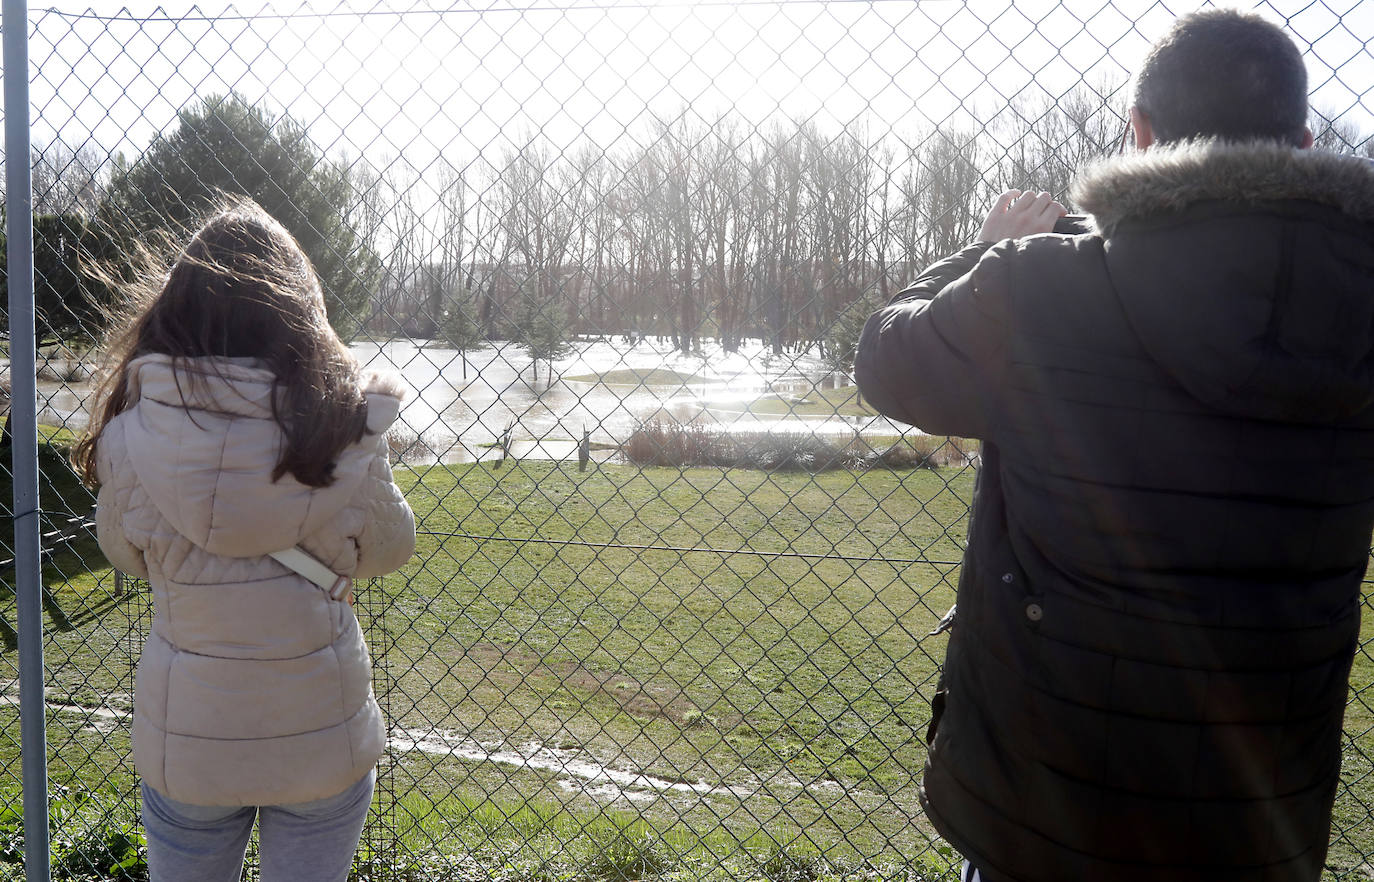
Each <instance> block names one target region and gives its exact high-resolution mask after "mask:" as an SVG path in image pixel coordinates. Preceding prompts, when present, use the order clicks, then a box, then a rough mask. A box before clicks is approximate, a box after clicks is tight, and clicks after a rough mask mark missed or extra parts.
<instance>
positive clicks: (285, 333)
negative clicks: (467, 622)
mask: <svg viewBox="0 0 1374 882" xmlns="http://www.w3.org/2000/svg"><path fill="white" fill-rule="evenodd" d="M140 286H142V287H143V288H144V289H145V291H144V293H143V294H137V291H136V301H137V302H138V303H139V304H141V305H140V306H139V307H138V308H137V309H136V310H135V313H134V315H133V316H132V319H131V322H130V323H129V324H128V327H127V329H126V330H125V331H124V332H123V333H122V334H120V335H118V336H116V338H115V340H114V343H113V346H112V351H111V361H112V364H113V367H112V369H111V370H110V372H109V375H108V376H107V377H106V379H105V381H104V382H103V384H102V385H101V387H100V389H99V392H98V393H97V397H96V404H95V406H94V408H93V411H92V419H91V426H90V430H89V433H88V435H87V436H86V437H85V438H84V439H83V440H82V442H81V444H80V445H79V446H78V449H77V451H76V455H75V460H76V464H77V466H78V468H79V469H80V471H81V473H82V475H83V476H84V477H85V478H86V479H87V480H88V481H89V482H90V483H91V484H93V485H98V486H99V488H100V489H99V499H98V503H97V532H98V537H99V540H100V546H101V548H102V550H103V551H104V552H105V554H106V556H107V557H108V558H109V560H110V562H111V563H112V564H113V565H114V566H115V567H117V568H118V569H120V570H122V571H124V572H126V573H130V574H132V575H134V576H137V577H139V578H143V579H147V580H148V582H149V584H150V585H151V586H152V589H153V596H154V618H153V624H152V628H151V632H150V633H149V635H148V638H147V641H146V643H145V646H144V650H143V655H142V658H141V660H140V662H139V669H138V679H137V683H136V686H135V693H134V730H133V748H134V764H135V767H136V769H137V771H138V773H139V775H140V777H141V778H142V792H143V819H144V823H145V827H146V829H147V833H148V863H149V870H150V872H151V876H152V879H153V880H155V882H162V880H174V879H192V878H194V879H205V880H220V879H223V880H226V882H227V880H237V879H238V878H239V875H240V873H241V870H242V865H243V856H244V851H245V847H246V844H247V841H248V838H249V835H250V833H251V831H252V827H253V823H254V820H255V818H256V819H257V821H258V823H259V828H260V831H259V832H260V840H261V861H262V878H263V880H264V882H274V880H287V879H291V880H340V882H342V880H344V879H345V878H346V877H347V875H348V871H349V867H350V864H351V862H352V856H353V852H354V850H355V849H356V847H357V843H358V838H359V835H360V834H361V830H362V824H363V820H364V818H365V817H366V814H367V808H368V805H369V803H370V801H371V795H372V787H373V782H374V780H375V775H374V766H375V764H376V762H377V759H378V758H379V757H380V755H381V753H382V750H383V748H384V747H385V728H384V726H383V722H382V718H381V712H380V710H379V708H378V706H377V702H376V700H375V699H374V698H373V695H372V690H371V685H370V684H371V672H370V662H369V660H368V654H367V648H366V645H365V643H364V641H363V638H362V634H361V632H360V630H359V627H358V621H357V618H356V617H355V615H354V614H353V610H352V607H351V605H350V603H349V602H348V601H350V600H351V594H350V593H349V587H351V582H349V581H348V580H350V579H353V578H363V577H371V576H379V575H382V574H384V573H387V572H390V571H391V570H394V569H397V568H398V567H400V566H401V565H403V564H404V563H405V562H406V560H408V559H409V557H410V555H411V553H412V551H413V549H414V543H415V523H414V518H413V516H412V514H411V511H410V508H409V506H408V505H407V504H406V501H405V498H404V497H403V496H402V495H401V493H400V491H399V489H398V488H397V486H396V484H395V483H394V481H393V479H392V475H391V469H390V465H389V463H388V448H387V444H386V440H385V434H386V430H387V428H388V427H389V426H390V425H391V423H392V422H393V421H394V420H395V419H396V417H397V415H398V413H399V409H400V396H401V391H402V386H401V384H400V382H399V380H398V379H396V378H388V377H377V376H366V377H365V376H363V374H362V372H361V370H360V368H359V366H358V364H357V362H356V361H355V360H354V358H353V357H352V355H351V354H350V353H349V351H348V349H347V347H345V346H344V344H343V343H342V342H341V341H340V340H339V338H338V336H337V335H336V334H335V332H334V330H333V329H332V327H331V326H330V324H329V321H328V318H327V316H326V314H325V307H324V298H323V295H322V292H321V290H320V283H319V279H318V277H317V276H316V274H315V271H314V269H313V268H312V266H311V264H310V261H309V259H308V258H307V257H306V255H305V254H304V252H303V251H302V250H301V248H300V246H299V245H298V244H297V243H296V241H295V239H294V238H293V237H292V236H291V235H290V233H288V232H287V231H286V229H285V228H283V227H282V226H281V224H279V223H278V222H277V221H276V220H274V219H273V218H272V217H270V216H269V215H268V214H267V213H266V212H264V211H263V210H262V209H261V208H259V207H258V206H257V205H255V204H253V203H251V202H248V201H237V202H233V203H230V204H227V205H226V206H224V207H223V208H222V210H219V211H217V212H216V213H215V214H214V215H213V216H212V217H210V218H209V219H208V220H207V221H206V222H205V224H204V226H202V227H201V228H200V230H199V231H198V232H196V233H195V235H194V236H193V237H192V238H191V239H190V242H189V243H188V244H187V245H186V246H185V248H184V250H183V251H182V252H181V253H180V254H179V255H178V256H177V258H176V260H175V261H174V262H173V264H172V266H171V270H170V272H168V273H167V274H166V275H165V276H163V277H160V278H158V277H156V276H154V277H151V278H150V279H148V280H144V281H142V282H136V283H135V285H134V288H135V289H138V288H139V287H140ZM145 295H146V296H145ZM288 554H291V555H295V556H296V558H295V559H302V558H303V559H304V560H305V561H306V563H307V564H309V566H308V567H302V566H299V565H296V564H292V563H290V562H289V561H290V560H291V558H287V557H284V556H283V555H288ZM279 557H280V558H281V559H282V560H287V561H288V562H287V563H282V562H280V561H279V559H278V558H279ZM312 568H313V570H312ZM318 572H325V573H327V574H329V575H331V576H333V575H337V577H338V581H336V582H335V583H333V584H331V583H330V582H329V580H328V579H319V578H316V577H315V575H314V574H315V573H318Z"/></svg>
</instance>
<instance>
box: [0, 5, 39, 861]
mask: <svg viewBox="0 0 1374 882" xmlns="http://www.w3.org/2000/svg"><path fill="white" fill-rule="evenodd" d="M4 30H5V36H4V58H5V158H6V162H5V212H6V213H5V236H6V248H7V257H8V260H9V263H8V266H7V275H8V282H9V311H10V313H9V315H10V340H9V345H10V384H11V395H12V397H11V401H10V434H11V438H12V439H13V441H12V447H11V452H12V455H13V464H12V466H11V471H12V474H13V475H14V509H13V511H14V556H15V585H16V589H17V597H16V600H17V603H18V606H19V732H20V742H21V749H22V752H23V768H24V875H25V878H26V879H28V882H40V880H41V882H46V880H47V879H48V878H49V872H50V871H49V855H48V759H47V731H46V717H47V709H46V707H45V705H44V700H43V599H42V584H41V583H42V578H41V575H42V574H41V572H40V569H39V552H40V540H39V526H40V524H39V508H38V429H37V403H38V397H37V396H38V391H37V378H36V373H35V362H36V360H37V359H36V353H35V351H34V304H33V193H32V186H33V176H32V170H31V169H30V165H29V146H30V145H29V137H30V133H29V45H28V38H29V14H28V2H27V0H4Z"/></svg>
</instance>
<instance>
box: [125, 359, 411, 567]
mask: <svg viewBox="0 0 1374 882" xmlns="http://www.w3.org/2000/svg"><path fill="white" fill-rule="evenodd" d="M128 370H129V394H130V397H131V398H133V399H135V401H136V403H135V404H134V406H133V407H132V408H130V410H129V411H128V412H127V413H126V414H121V418H122V420H123V422H124V425H125V441H126V444H127V447H128V452H129V461H130V463H131V464H132V466H133V469H134V471H135V472H136V473H137V476H138V479H139V482H140V484H142V486H143V487H144V488H145V489H146V490H147V492H148V494H149V496H150V498H151V499H152V502H153V504H154V505H156V506H157V508H158V510H159V511H160V512H161V513H162V514H163V516H164V517H166V518H167V520H168V521H169V522H170V523H171V524H172V526H173V527H174V528H175V529H176V530H177V532H179V533H180V534H182V535H183V536H185V537H187V538H188V539H189V540H190V541H191V542H193V543H195V544H196V545H198V546H200V547H201V548H204V549H205V550H207V551H210V552H212V553H214V554H221V555H225V556H228V557H251V556H257V555H263V554H267V553H268V552H272V551H279V550H281V549H285V548H290V547H291V546H293V545H296V544H297V543H298V542H300V540H301V538H302V537H304V536H308V535H310V534H311V533H313V532H315V531H316V530H318V529H319V528H321V527H322V526H324V525H325V524H327V523H328V522H329V521H330V520H331V519H333V518H334V517H335V516H336V515H338V513H339V512H340V510H342V509H343V508H344V507H345V506H346V505H347V504H348V503H349V501H350V500H351V499H352V498H353V496H354V494H355V492H356V491H357V489H358V486H359V484H360V483H361V482H362V481H363V479H364V478H365V476H366V474H367V467H368V464H369V462H370V460H371V457H373V456H375V455H376V452H377V445H378V443H379V437H378V436H380V435H382V434H384V433H385V432H386V430H387V428H388V427H389V426H390V425H391V424H392V423H393V422H394V421H395V420H396V418H397V416H398V414H399V413H400V404H401V394H402V390H403V388H404V387H403V386H402V384H401V382H400V380H399V379H398V378H395V377H393V376H388V375H372V376H369V377H367V378H366V379H365V381H364V391H365V392H366V395H367V434H366V435H365V436H364V437H363V439H362V440H361V441H360V442H358V443H357V444H353V445H350V446H349V447H348V448H346V449H345V450H344V451H343V453H341V454H340V456H339V458H338V461H337V462H336V465H335V469H334V476H335V478H334V482H333V483H332V484H330V485H329V486H328V487H309V486H307V485H305V484H302V483H300V482H299V481H297V480H296V479H295V478H294V477H293V476H292V475H290V474H289V473H288V474H286V475H283V476H282V477H281V478H280V479H278V480H276V481H273V480H272V477H271V476H272V469H273V467H274V466H275V465H276V462H277V459H278V455H279V453H280V449H281V443H282V440H283V435H282V432H281V428H280V427H279V426H278V425H277V422H276V420H275V419H273V417H272V406H271V400H272V398H271V396H272V394H273V381H274V376H273V374H272V373H271V371H269V370H267V369H265V368H264V367H262V366H261V364H260V362H257V361H256V360H254V359H239V358H196V359H179V360H177V363H176V367H175V369H174V368H173V364H172V359H171V358H170V357H168V356H165V355H147V356H143V357H141V358H138V359H135V360H134V361H133V362H131V363H130V365H129V368H128ZM381 443H385V442H381Z"/></svg>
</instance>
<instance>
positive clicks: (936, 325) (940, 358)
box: [854, 241, 1016, 438]
mask: <svg viewBox="0 0 1374 882" xmlns="http://www.w3.org/2000/svg"><path fill="white" fill-rule="evenodd" d="M1015 247H1016V246H1015V243H1014V242H1011V241H1006V242H1003V243H1001V244H999V245H997V246H994V247H992V248H989V247H988V246H987V245H986V244H979V245H974V246H971V247H969V248H966V249H964V250H963V251H960V252H959V253H958V254H955V255H953V256H951V257H948V258H946V259H944V260H942V261H940V262H938V263H935V264H933V265H932V266H931V267H930V268H929V269H927V270H926V271H925V272H923V273H922V274H921V276H920V277H919V278H918V279H917V280H916V282H915V283H913V284H912V285H910V286H909V287H907V288H905V289H903V290H902V291H901V292H900V293H899V294H897V296H896V297H894V298H893V299H892V302H890V303H889V304H888V305H887V306H885V307H883V308H882V309H880V310H878V311H877V312H875V313H874V314H873V315H872V316H870V317H869V319H868V323H867V324H866V325H865V326H864V331H863V336H862V337H861V338H860V341H859V346H858V352H857V355H856V357H855V362H854V373H855V379H856V380H857V382H858V385H859V389H860V391H861V392H862V393H863V395H864V398H866V399H867V400H868V402H869V403H870V404H872V405H873V407H875V408H877V410H878V411H879V412H881V413H883V414H884V415H886V416H889V417H891V418H892V419H895V420H898V421H900V422H903V423H908V424H910V425H913V426H917V427H919V428H920V429H922V430H924V431H926V432H931V433H935V434H941V435H961V436H964V437H970V438H988V437H989V433H990V431H991V426H992V423H993V421H994V419H995V418H996V416H995V415H996V413H997V412H998V405H997V399H998V398H999V397H1000V394H1001V389H1002V386H1003V377H1004V375H1005V367H1006V359H1007V349H1006V339H1007V337H1006V334H1007V329H1006V309H1007V296H1006V295H1007V288H1008V286H1007V284H1006V274H1007V269H1008V267H1007V263H1008V260H1007V257H1008V254H1009V253H1010V252H1009V249H1011V250H1014V249H1015Z"/></svg>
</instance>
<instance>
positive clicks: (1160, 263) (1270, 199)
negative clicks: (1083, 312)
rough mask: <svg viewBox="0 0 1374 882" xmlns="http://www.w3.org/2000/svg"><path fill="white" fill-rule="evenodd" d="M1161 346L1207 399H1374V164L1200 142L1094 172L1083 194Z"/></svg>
mask: <svg viewBox="0 0 1374 882" xmlns="http://www.w3.org/2000/svg"><path fill="white" fill-rule="evenodd" d="M1074 198H1075V199H1076V201H1077V204H1078V205H1079V206H1080V207H1081V208H1083V209H1085V210H1086V211H1088V212H1090V213H1091V215H1092V217H1093V218H1094V219H1095V223H1096V227H1097V229H1098V230H1099V231H1100V232H1101V233H1102V235H1103V237H1104V242H1103V249H1102V252H1101V253H1102V255H1103V259H1104V260H1105V261H1106V268H1107V272H1108V274H1109V276H1110V279H1111V284H1112V287H1113V289H1114V291H1115V294H1116V296H1117V298H1118V299H1119V300H1120V302H1121V305H1122V308H1123V309H1124V310H1125V312H1126V315H1127V317H1128V319H1129V321H1130V324H1131V327H1132V329H1133V330H1134V332H1135V334H1136V335H1137V337H1138V338H1139V340H1140V342H1141V343H1142V344H1143V345H1144V346H1145V347H1146V349H1147V350H1148V351H1149V353H1150V354H1151V356H1152V357H1153V358H1154V359H1155V360H1156V361H1157V362H1158V363H1159V364H1160V365H1161V366H1163V367H1164V368H1165V369H1166V370H1168V371H1169V372H1170V373H1171V374H1172V375H1173V376H1174V377H1175V378H1176V379H1177V380H1178V382H1179V383H1180V384H1181V385H1183V386H1184V387H1185V388H1186V389H1188V391H1189V392H1190V393H1192V394H1193V395H1194V396H1195V397H1196V398H1198V399H1199V400H1200V401H1202V402H1204V403H1206V404H1207V405H1208V406H1209V407H1213V408H1217V409H1220V410H1223V411H1226V412H1230V413H1236V414H1239V415H1242V416H1245V417H1258V418H1262V419H1277V420H1288V421H1313V420H1315V421H1325V420H1329V419H1334V418H1343V417H1346V416H1349V415H1350V414H1353V413H1355V412H1358V411H1361V410H1363V409H1365V408H1368V407H1370V406H1371V404H1372V403H1374V166H1371V164H1370V163H1369V162H1367V161H1366V160H1363V159H1359V158H1355V157H1349V156H1340V155H1336V154H1331V153H1322V152H1318V151H1312V150H1296V149H1292V148H1287V147H1282V146H1279V145H1276V144H1267V143H1247V144H1234V143H1230V144H1228V143H1219V142H1197V143H1190V144H1184V145H1181V146H1171V147H1166V148H1163V149H1152V150H1149V151H1146V152H1144V153H1139V154H1134V155H1132V156H1128V157H1122V158H1118V159H1114V160H1111V161H1108V162H1106V163H1103V164H1101V165H1099V166H1097V167H1095V168H1092V169H1089V170H1088V171H1087V172H1086V173H1085V174H1084V175H1083V176H1082V177H1081V178H1080V180H1079V181H1078V184H1077V186H1076V187H1075V189H1074Z"/></svg>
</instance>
